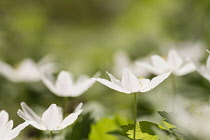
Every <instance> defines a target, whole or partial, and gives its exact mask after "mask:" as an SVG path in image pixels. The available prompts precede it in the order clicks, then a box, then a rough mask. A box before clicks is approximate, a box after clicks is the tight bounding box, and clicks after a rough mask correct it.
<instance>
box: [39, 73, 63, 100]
mask: <svg viewBox="0 0 210 140" xmlns="http://www.w3.org/2000/svg"><path fill="white" fill-rule="evenodd" d="M41 79H42V82H43V83H44V84H45V86H47V88H48V89H49V90H50V91H51V92H52V93H54V94H56V95H58V96H59V94H58V91H57V89H56V88H55V85H54V79H53V78H52V76H51V75H46V74H44V73H43V74H41Z"/></svg>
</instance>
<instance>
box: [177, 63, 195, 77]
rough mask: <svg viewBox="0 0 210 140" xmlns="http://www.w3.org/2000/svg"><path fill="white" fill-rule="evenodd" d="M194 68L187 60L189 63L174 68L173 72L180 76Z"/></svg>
mask: <svg viewBox="0 0 210 140" xmlns="http://www.w3.org/2000/svg"><path fill="white" fill-rule="evenodd" d="M195 69H196V67H195V65H194V63H193V62H189V63H187V64H185V65H184V66H182V67H180V68H178V69H177V70H175V71H174V74H175V75H177V76H182V75H186V74H188V73H191V72H193V71H195Z"/></svg>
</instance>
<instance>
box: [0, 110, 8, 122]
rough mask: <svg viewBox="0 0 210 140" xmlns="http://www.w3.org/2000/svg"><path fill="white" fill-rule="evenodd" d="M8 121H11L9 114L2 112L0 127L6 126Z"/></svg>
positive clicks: (0, 113) (0, 114)
mask: <svg viewBox="0 0 210 140" xmlns="http://www.w3.org/2000/svg"><path fill="white" fill-rule="evenodd" d="M8 120H9V114H8V113H7V112H6V111H5V110H2V111H1V112H0V125H4V124H6V123H7V122H8Z"/></svg>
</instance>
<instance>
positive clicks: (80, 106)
mask: <svg viewBox="0 0 210 140" xmlns="http://www.w3.org/2000/svg"><path fill="white" fill-rule="evenodd" d="M82 105H83V103H80V104H79V105H78V106H77V107H76V109H75V112H77V111H79V110H81V109H82Z"/></svg>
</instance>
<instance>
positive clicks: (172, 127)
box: [163, 120, 177, 129]
mask: <svg viewBox="0 0 210 140" xmlns="http://www.w3.org/2000/svg"><path fill="white" fill-rule="evenodd" d="M163 123H164V124H165V126H166V127H167V128H168V129H175V128H177V127H176V126H175V125H173V124H170V123H168V122H166V121H164V120H163Z"/></svg>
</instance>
